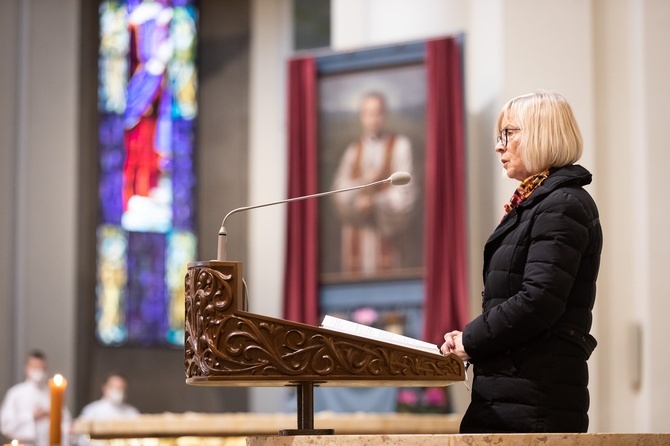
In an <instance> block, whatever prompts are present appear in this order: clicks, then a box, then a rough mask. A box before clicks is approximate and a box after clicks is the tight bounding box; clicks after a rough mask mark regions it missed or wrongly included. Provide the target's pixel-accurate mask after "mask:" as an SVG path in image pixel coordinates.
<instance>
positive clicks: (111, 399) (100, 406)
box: [80, 373, 140, 420]
mask: <svg viewBox="0 0 670 446" xmlns="http://www.w3.org/2000/svg"><path fill="white" fill-rule="evenodd" d="M101 389H102V398H100V399H99V400H97V401H93V402H92V403H89V404H87V405H86V406H85V407H84V409H83V410H82V411H81V415H80V418H83V419H88V420H110V419H115V418H129V417H135V416H137V415H139V413H140V412H139V411H138V410H137V409H136V408H135V407H133V406H131V405H130V404H127V403H126V402H125V399H126V391H127V389H128V382H127V381H126V379H125V378H124V377H123V376H121V375H120V374H118V373H110V374H109V375H108V376H107V379H105V382H104V383H103V384H102V387H101Z"/></svg>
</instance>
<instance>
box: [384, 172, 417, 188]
mask: <svg viewBox="0 0 670 446" xmlns="http://www.w3.org/2000/svg"><path fill="white" fill-rule="evenodd" d="M388 179H389V181H390V182H391V184H392V185H394V186H402V185H403V184H407V183H409V182H410V181H412V175H410V174H408V173H407V172H394V173H393V174H391V176H390V177H389V178H388Z"/></svg>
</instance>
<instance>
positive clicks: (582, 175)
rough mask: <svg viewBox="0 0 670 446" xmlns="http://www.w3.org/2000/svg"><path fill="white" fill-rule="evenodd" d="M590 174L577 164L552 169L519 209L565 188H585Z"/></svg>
mask: <svg viewBox="0 0 670 446" xmlns="http://www.w3.org/2000/svg"><path fill="white" fill-rule="evenodd" d="M591 178H592V176H591V172H589V171H588V170H586V169H585V168H584V167H582V166H580V165H579V164H571V165H568V166H563V167H552V168H551V169H549V176H548V177H547V179H546V180H544V182H543V183H542V184H541V185H540V187H538V188H537V189H535V190H534V191H533V193H532V194H531V195H530V197H528V198H527V199H525V200H524V201H522V202H521V203H520V204H519V207H528V206H531V205H532V204H534V203H535V202H536V201H538V200H541V199H542V198H544V197H545V196H546V195H547V194H549V193H551V192H553V191H555V190H556V189H559V188H561V187H566V186H585V185H587V184H590V183H591Z"/></svg>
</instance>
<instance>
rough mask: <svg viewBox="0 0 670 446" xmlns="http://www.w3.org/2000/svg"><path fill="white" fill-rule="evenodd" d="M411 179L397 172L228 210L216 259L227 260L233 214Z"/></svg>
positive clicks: (220, 232)
mask: <svg viewBox="0 0 670 446" xmlns="http://www.w3.org/2000/svg"><path fill="white" fill-rule="evenodd" d="M411 180H412V177H411V176H410V174H408V173H407V172H395V173H393V174H392V175H391V176H390V177H388V178H384V179H383V180H379V181H375V182H372V183H368V184H363V185H360V186H352V187H347V188H345V189H338V190H331V191H328V192H321V193H318V194H312V195H305V196H303V197H295V198H287V199H284V200H278V201H273V202H271V203H263V204H257V205H254V206H244V207H241V208H237V209H233V210H232V211H230V212H228V213H227V214H226V216H225V217H223V220H222V221H221V228H220V229H219V238H218V244H217V252H216V260H217V261H222V262H225V261H226V244H227V237H228V233H227V232H226V220H227V219H228V217H230V216H231V215H233V214H235V213H237V212H242V211H248V210H250V209H258V208H263V207H266V206H274V205H275V204H282V203H291V202H293V201H300V200H306V199H308V198H318V197H324V196H326V195H332V194H338V193H340V192H349V191H352V190H358V189H365V188H367V187H372V186H376V185H378V184H386V183H390V184H392V185H394V186H401V185H403V184H407V183H409V182H410V181H411Z"/></svg>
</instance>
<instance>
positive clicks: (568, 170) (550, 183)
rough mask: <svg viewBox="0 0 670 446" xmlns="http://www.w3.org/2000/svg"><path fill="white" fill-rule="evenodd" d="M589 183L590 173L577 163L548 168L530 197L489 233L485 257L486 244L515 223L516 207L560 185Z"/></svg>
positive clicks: (539, 197)
mask: <svg viewBox="0 0 670 446" xmlns="http://www.w3.org/2000/svg"><path fill="white" fill-rule="evenodd" d="M589 183H591V173H590V172H589V171H588V170H586V169H585V168H583V167H582V166H580V165H579V164H571V165H568V166H563V167H557V168H554V167H552V168H551V169H549V176H548V177H547V179H546V180H544V182H543V183H542V184H541V185H540V187H538V188H537V189H535V190H534V191H533V193H532V194H531V195H530V197H528V198H527V199H525V200H524V201H522V202H521V203H520V204H519V206H518V207H517V208H515V209H512V210H511V211H510V213H509V214H507V215H506V216H505V217H504V218H503V219H502V221H501V222H500V224H499V225H498V227H497V228H496V229H495V231H493V234H491V236H490V237H489V239H488V241H487V242H486V245H487V246H485V248H484V257H485V259H486V258H487V252H488V249H487V247H488V245H489V244H490V243H491V242H492V241H494V240H495V239H497V238H498V237H500V236H502V235H503V234H505V233H507V231H508V230H509V229H511V228H512V227H513V226H514V224H515V223H516V221H517V219H518V217H519V209H518V208H525V207H528V206H531V205H533V204H534V203H535V202H537V201H539V200H542V199H543V198H544V197H545V196H547V195H548V194H550V193H551V192H553V191H555V190H556V189H559V188H561V187H565V186H584V185H587V184H589ZM485 265H486V262H485Z"/></svg>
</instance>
